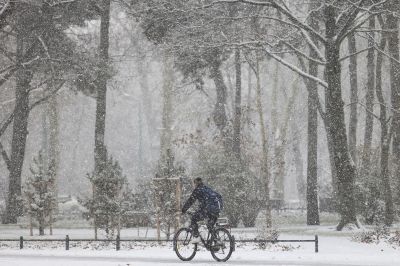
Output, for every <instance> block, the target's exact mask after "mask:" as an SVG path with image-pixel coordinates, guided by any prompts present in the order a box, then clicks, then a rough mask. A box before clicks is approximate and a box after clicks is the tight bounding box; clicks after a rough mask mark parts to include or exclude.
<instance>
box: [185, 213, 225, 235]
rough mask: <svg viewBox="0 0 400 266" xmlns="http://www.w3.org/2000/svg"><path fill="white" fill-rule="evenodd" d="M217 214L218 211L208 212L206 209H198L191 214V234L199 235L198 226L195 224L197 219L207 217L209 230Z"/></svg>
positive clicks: (215, 220)
mask: <svg viewBox="0 0 400 266" xmlns="http://www.w3.org/2000/svg"><path fill="white" fill-rule="evenodd" d="M218 216H219V214H218V213H209V212H207V211H206V210H198V211H196V212H195V213H194V214H193V216H192V222H191V224H190V226H191V227H192V229H193V236H194V237H198V236H199V226H198V224H197V222H198V221H202V220H204V219H208V222H207V228H208V229H209V230H210V229H211V228H212V227H213V226H214V225H215V223H216V222H217V219H218Z"/></svg>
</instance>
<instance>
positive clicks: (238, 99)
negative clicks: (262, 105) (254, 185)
mask: <svg viewBox="0 0 400 266" xmlns="http://www.w3.org/2000/svg"><path fill="white" fill-rule="evenodd" d="M241 67H242V66H241V62H240V50H239V49H236V51H235V70H236V92H235V113H234V120H233V141H232V142H233V143H232V150H233V153H234V154H235V156H236V158H237V159H238V160H240V158H241V152H240V128H241V116H242V106H241V104H242V71H241Z"/></svg>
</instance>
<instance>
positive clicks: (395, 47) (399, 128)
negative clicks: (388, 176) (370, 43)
mask: <svg viewBox="0 0 400 266" xmlns="http://www.w3.org/2000/svg"><path fill="white" fill-rule="evenodd" d="M399 8H400V1H399V0H391V1H389V6H388V9H389V10H391V11H394V10H399ZM386 23H387V30H388V32H389V33H388V35H387V38H388V50H389V55H390V57H391V58H393V59H395V60H397V62H398V61H399V59H400V56H399V25H398V24H399V19H398V17H397V16H396V14H394V13H392V12H389V13H388V15H387V20H386ZM397 62H395V61H394V60H390V88H391V104H392V110H393V112H392V116H393V118H392V129H391V130H392V134H393V144H392V145H393V146H392V151H393V156H394V160H393V168H394V176H395V177H397V180H396V183H397V187H398V188H400V90H399V88H400V65H399V64H398V63H397ZM398 191H399V190H398ZM396 196H397V198H398V199H397V200H398V201H399V202H400V192H398V194H397V195H396Z"/></svg>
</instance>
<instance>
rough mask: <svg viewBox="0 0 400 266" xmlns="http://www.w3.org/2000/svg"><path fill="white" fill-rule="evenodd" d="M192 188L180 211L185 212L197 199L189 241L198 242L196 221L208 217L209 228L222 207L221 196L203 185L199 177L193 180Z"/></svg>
mask: <svg viewBox="0 0 400 266" xmlns="http://www.w3.org/2000/svg"><path fill="white" fill-rule="evenodd" d="M193 186H194V190H193V192H192V194H191V195H190V197H189V199H188V200H187V201H186V203H185V204H184V205H183V208H182V213H185V212H186V211H187V210H188V209H189V208H190V206H192V205H193V203H194V202H195V201H196V200H198V201H199V203H200V206H199V209H198V210H197V211H196V212H195V213H194V214H193V216H192V221H191V228H192V229H193V238H192V240H191V243H193V244H197V243H199V242H200V237H199V226H198V224H197V222H198V221H201V220H204V219H206V218H207V219H208V222H207V227H208V228H209V229H210V228H212V227H213V226H214V224H215V223H216V222H217V219H218V217H219V213H220V212H221V210H222V208H223V202H222V196H221V195H220V194H218V193H217V192H215V191H214V190H212V189H211V188H209V187H207V186H205V185H204V184H203V181H202V179H201V178H200V177H197V178H195V179H194V180H193Z"/></svg>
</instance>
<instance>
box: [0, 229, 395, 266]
mask: <svg viewBox="0 0 400 266" xmlns="http://www.w3.org/2000/svg"><path fill="white" fill-rule="evenodd" d="M282 231H283V233H281V234H280V236H279V239H312V236H313V234H314V233H316V232H317V233H318V234H319V253H315V252H314V243H291V244H289V243H281V244H276V245H272V246H270V247H268V248H267V249H265V250H263V249H260V248H258V247H257V246H256V245H254V244H241V243H239V244H238V245H237V248H236V251H235V252H234V253H233V255H232V257H231V258H230V260H229V261H228V262H227V263H226V264H229V265H321V266H323V265H371V266H380V265H382V266H386V265H390V266H396V265H400V247H397V249H396V247H394V246H392V245H389V244H388V243H386V242H384V241H381V242H380V243H379V244H363V243H356V242H353V241H351V237H350V236H351V234H352V233H351V232H341V233H337V232H336V233H333V230H332V228H331V227H328V226H325V227H303V228H300V227H293V228H283V230H282ZM54 232H55V235H54V236H52V237H53V238H60V237H62V236H63V237H65V235H66V234H69V235H70V237H71V239H73V238H82V237H85V238H91V237H92V234H93V233H92V231H91V230H89V229H55V231H54ZM0 233H1V238H17V237H18V236H19V235H24V238H27V236H26V233H27V231H26V230H22V229H16V228H15V229H11V228H8V229H4V228H1V229H0ZM144 233H145V229H141V230H140V231H139V236H143V235H142V234H144ZM254 233H255V229H252V228H249V229H235V230H233V234H234V235H235V236H236V238H237V239H240V238H249V237H254ZM137 234H138V232H137V230H132V229H130V230H124V231H123V236H124V237H125V238H132V237H137ZM153 234H154V230H150V231H149V232H148V236H152V235H153ZM49 237H50V236H45V238H49ZM34 238H38V237H37V236H36V237H34ZM34 243H36V245H35V244H33V243H31V244H28V243H27V244H26V246H25V248H24V249H23V250H19V249H18V246H17V243H14V244H15V245H14V246H4V243H1V246H0V266H27V265H29V266H31V265H32V266H39V265H40V266H53V265H56V266H92V265H93V266H128V265H129V266H137V265H192V264H195V265H217V264H221V263H217V262H215V261H214V260H213V258H212V257H211V255H210V254H209V253H208V252H207V251H204V250H202V251H199V252H198V253H197V254H196V257H195V258H194V259H193V261H191V262H182V261H180V260H179V259H178V258H177V257H176V255H175V253H174V252H173V250H172V247H171V245H170V244H167V245H162V246H158V245H155V244H152V245H149V244H141V243H137V244H130V245H128V243H124V242H123V245H122V247H121V250H120V251H115V250H114V245H110V247H109V248H107V247H104V246H101V247H100V248H101V250H95V249H93V246H90V245H89V244H87V245H86V246H85V245H83V246H75V245H71V249H70V250H69V251H66V250H64V244H63V243H59V244H58V245H59V248H56V247H54V246H53V247H47V246H46V244H43V243H41V242H40V243H39V242H34ZM9 245H10V244H9ZM30 245H31V246H30ZM33 247H34V248H33ZM89 247H90V248H89Z"/></svg>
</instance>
